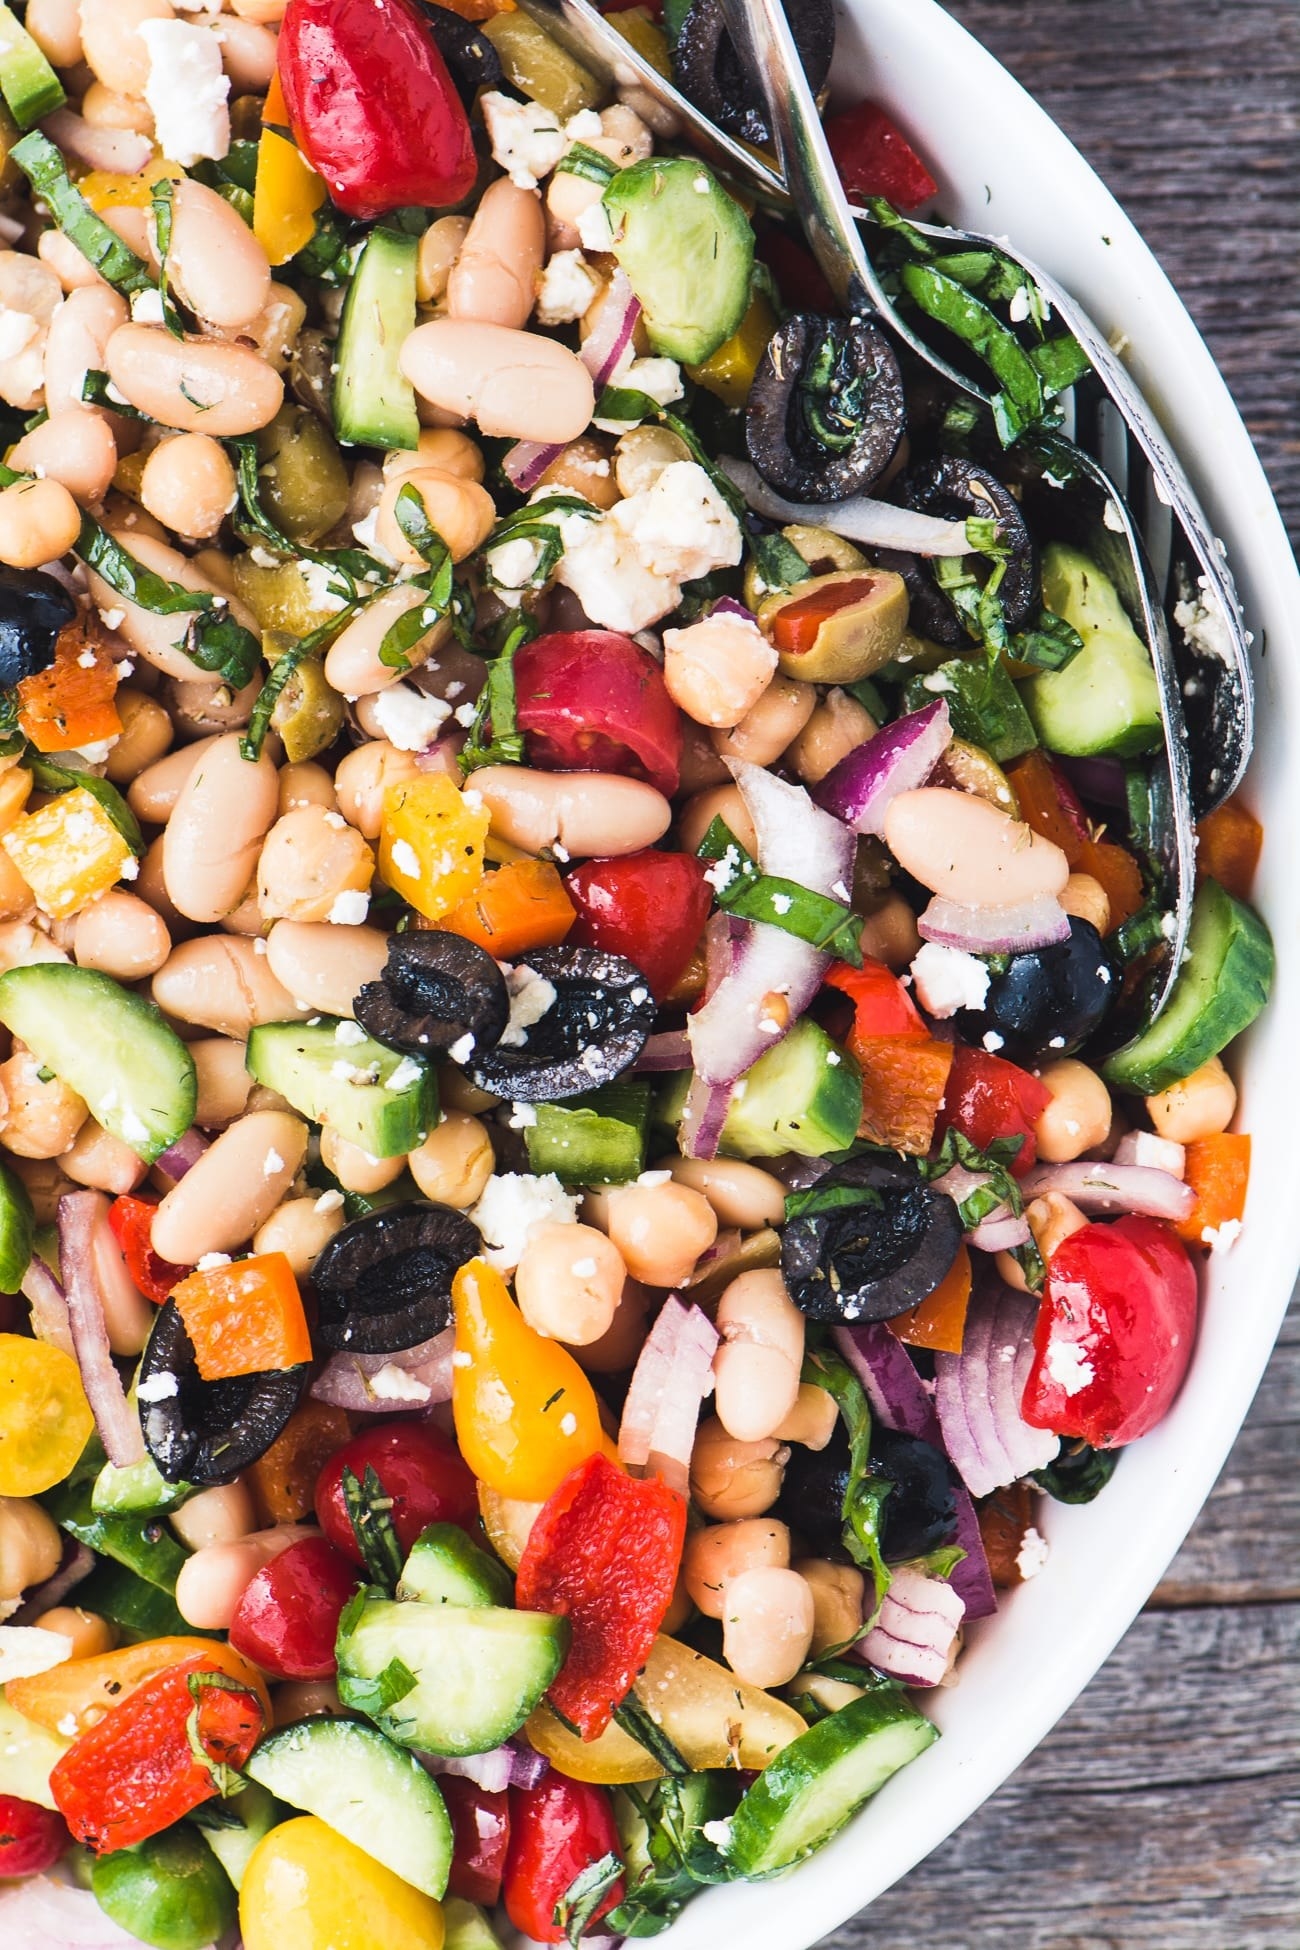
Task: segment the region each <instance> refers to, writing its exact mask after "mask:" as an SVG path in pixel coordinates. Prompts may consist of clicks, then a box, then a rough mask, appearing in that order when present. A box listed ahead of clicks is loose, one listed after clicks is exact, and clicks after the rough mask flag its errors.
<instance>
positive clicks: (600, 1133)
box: [524, 1077, 650, 1185]
mask: <svg viewBox="0 0 1300 1950" xmlns="http://www.w3.org/2000/svg"><path fill="white" fill-rule="evenodd" d="M535 1109H536V1112H537V1122H536V1123H535V1124H530V1125H528V1126H527V1128H526V1129H525V1131H524V1141H525V1143H526V1144H527V1146H528V1162H529V1164H530V1165H531V1166H532V1168H533V1170H534V1171H535V1172H536V1173H537V1175H538V1177H539V1178H540V1177H545V1175H546V1173H547V1172H554V1173H555V1176H556V1177H557V1178H558V1179H559V1180H560V1182H561V1184H564V1185H626V1184H627V1183H629V1181H630V1180H631V1179H633V1178H636V1177H639V1176H640V1174H641V1172H642V1171H643V1170H644V1168H645V1142H646V1124H647V1121H648V1119H649V1116H650V1086H649V1084H648V1083H636V1082H633V1081H631V1080H629V1079H625V1078H623V1077H619V1078H618V1079H617V1080H616V1081H615V1082H614V1083H603V1084H601V1086H600V1088H599V1089H598V1090H586V1091H584V1092H583V1094H582V1095H581V1096H580V1097H570V1098H568V1099H567V1100H566V1101H565V1102H564V1103H562V1104H538V1105H536V1106H535Z"/></svg>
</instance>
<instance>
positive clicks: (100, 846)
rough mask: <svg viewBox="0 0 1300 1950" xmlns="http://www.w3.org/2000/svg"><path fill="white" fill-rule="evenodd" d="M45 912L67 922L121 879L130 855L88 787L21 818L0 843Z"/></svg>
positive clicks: (78, 787)
mask: <svg viewBox="0 0 1300 1950" xmlns="http://www.w3.org/2000/svg"><path fill="white" fill-rule="evenodd" d="M0 846H3V847H4V850H5V852H6V853H7V854H8V855H9V858H10V859H11V860H12V862H13V864H14V866H15V867H16V868H17V869H18V871H19V873H20V874H21V875H22V877H23V879H24V880H25V881H26V882H27V885H28V886H29V887H30V888H31V890H32V893H33V894H34V895H35V896H36V904H37V906H38V907H39V908H41V910H42V911H43V912H44V913H46V914H49V915H51V916H52V917H53V918H54V919H55V920H65V919H66V918H67V917H68V915H70V914H76V913H78V912H79V911H80V909H81V908H83V907H85V906H86V905H87V903H88V902H89V901H93V900H94V899H95V897H96V895H98V894H103V893H107V891H108V889H109V888H110V887H112V886H114V885H115V884H116V882H117V881H119V880H120V879H121V878H122V871H123V869H124V868H125V866H126V864H127V862H128V861H129V860H130V859H131V857H132V855H131V849H130V847H129V846H128V845H127V843H126V841H125V840H124V839H123V837H122V835H121V833H119V831H118V830H117V827H116V826H115V825H114V824H113V822H112V820H111V819H110V818H109V816H108V814H107V813H106V812H105V810H104V808H103V807H102V806H101V805H100V803H99V801H98V799H96V798H94V797H93V796H92V795H91V794H90V793H89V792H87V790H86V788H85V786H84V785H79V786H75V787H74V788H73V790H72V791H71V792H61V793H60V794H59V795H58V797H57V798H56V799H51V800H50V802H49V804H48V805H45V806H40V807H38V809H37V810H36V811H35V812H32V813H23V814H22V816H21V818H19V819H16V820H15V821H14V823H13V825H12V826H11V827H10V828H9V831H8V832H7V833H5V834H4V835H3V837H0Z"/></svg>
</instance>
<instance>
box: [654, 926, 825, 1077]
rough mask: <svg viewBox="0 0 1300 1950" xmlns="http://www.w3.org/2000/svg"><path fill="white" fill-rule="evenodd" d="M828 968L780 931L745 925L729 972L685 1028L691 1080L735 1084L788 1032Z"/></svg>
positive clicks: (807, 948) (812, 952) (817, 953)
mask: <svg viewBox="0 0 1300 1950" xmlns="http://www.w3.org/2000/svg"><path fill="white" fill-rule="evenodd" d="M830 963H831V958H830V956H829V955H824V954H822V953H821V952H820V950H818V949H816V948H812V947H810V946H809V945H808V943H807V942H806V941H800V940H799V939H798V937H797V936H796V935H793V934H787V933H786V932H785V930H784V929H783V928H772V927H768V926H767V925H766V923H764V922H762V921H755V922H751V923H748V924H747V926H746V933H745V935H744V937H743V938H742V940H741V942H740V943H739V946H738V949H737V950H736V951H735V954H734V959H733V965H732V968H731V970H730V972H729V973H728V974H726V975H724V976H723V978H722V980H721V982H719V984H718V986H717V988H716V989H715V990H714V991H713V994H712V995H711V996H709V998H708V1000H707V1001H706V1002H704V1003H703V1004H702V1006H701V1007H700V1008H698V1009H697V1010H696V1011H695V1013H694V1014H693V1015H692V1016H691V1017H690V1018H689V1020H688V1022H687V1025H686V1033H687V1035H688V1036H689V1037H690V1041H691V1055H692V1057H693V1059H694V1064H695V1071H696V1075H697V1076H698V1077H700V1078H702V1079H703V1080H704V1082H706V1083H725V1084H728V1085H730V1084H734V1083H735V1082H736V1080H737V1078H738V1077H740V1076H742V1075H743V1074H744V1072H745V1071H746V1070H748V1069H749V1068H750V1067H751V1065H752V1064H754V1063H757V1061H758V1059H759V1057H760V1056H762V1055H763V1054H764V1053H765V1051H767V1050H769V1049H773V1048H775V1046H776V1044H777V1043H779V1042H780V1041H781V1038H782V1037H783V1036H784V1035H785V1034H786V1032H787V1030H789V1029H791V1028H793V1026H794V1024H795V1023H796V1022H797V1021H798V1019H799V1017H800V1016H801V1015H802V1014H803V1012H804V1010H805V1009H806V1008H807V1007H808V1005H809V1003H810V1002H811V1001H812V999H813V997H814V996H815V995H816V993H817V991H818V989H819V988H820V987H821V982H822V976H823V975H824V974H825V972H826V970H827V969H828V968H829V967H830Z"/></svg>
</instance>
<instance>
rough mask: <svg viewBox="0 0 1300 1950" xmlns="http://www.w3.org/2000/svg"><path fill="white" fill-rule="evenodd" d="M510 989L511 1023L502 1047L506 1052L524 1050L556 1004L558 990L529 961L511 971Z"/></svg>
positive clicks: (506, 1028) (503, 1034) (502, 1036)
mask: <svg viewBox="0 0 1300 1950" xmlns="http://www.w3.org/2000/svg"><path fill="white" fill-rule="evenodd" d="M506 987H507V988H508V989H509V991H510V1021H509V1022H508V1023H507V1025H506V1027H505V1029H504V1030H503V1031H502V1034H501V1044H502V1047H503V1048H505V1049H521V1048H522V1047H523V1045H524V1044H525V1043H526V1042H527V1041H528V1031H529V1030H530V1029H531V1028H532V1026H533V1024H534V1023H535V1022H540V1021H541V1019H542V1017H543V1016H544V1015H545V1014H546V1012H547V1010H548V1009H549V1008H550V1007H551V1004H552V1003H553V1002H554V1001H555V986H554V984H553V983H552V982H548V981H547V979H546V977H545V976H544V975H539V974H538V973H537V971H536V969H534V968H530V967H529V966H528V963H527V962H526V961H525V962H520V964H519V966H518V968H512V969H511V971H510V973H509V974H508V975H507V976H506Z"/></svg>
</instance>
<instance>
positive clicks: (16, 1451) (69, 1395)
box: [0, 1334, 95, 1496]
mask: <svg viewBox="0 0 1300 1950" xmlns="http://www.w3.org/2000/svg"><path fill="white" fill-rule="evenodd" d="M94 1426H95V1418H94V1416H93V1415H92V1414H91V1412H90V1403H89V1402H88V1401H87V1400H86V1391H85V1389H84V1388H83V1387H82V1385H81V1373H80V1370H79V1369H78V1367H77V1364H76V1362H75V1361H74V1360H73V1358H72V1356H71V1355H70V1354H65V1353H64V1352H63V1350H62V1348H57V1347H51V1346H50V1345H49V1343H48V1342H47V1341H29V1340H27V1339H26V1338H25V1336H23V1335H22V1334H0V1496H39V1495H40V1494H41V1492H42V1491H43V1490H50V1489H53V1488H54V1485H55V1484H56V1483H59V1482H62V1480H63V1478H64V1477H65V1476H66V1475H67V1473H68V1471H69V1470H70V1469H71V1468H72V1465H73V1463H75V1462H76V1460H77V1457H78V1456H79V1455H80V1454H81V1452H82V1450H83V1449H84V1448H85V1446H86V1444H87V1442H88V1441H89V1440H90V1432H91V1430H92V1429H93V1428H94Z"/></svg>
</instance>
